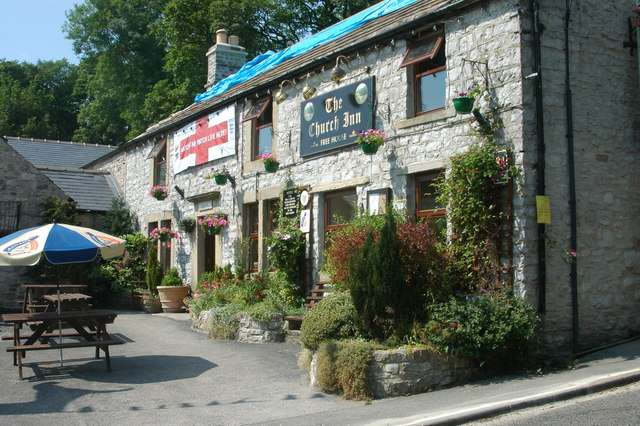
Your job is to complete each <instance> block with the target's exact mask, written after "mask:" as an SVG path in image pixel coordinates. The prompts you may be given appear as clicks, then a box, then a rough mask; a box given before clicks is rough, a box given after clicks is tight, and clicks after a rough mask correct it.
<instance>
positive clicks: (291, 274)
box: [265, 215, 306, 296]
mask: <svg viewBox="0 0 640 426" xmlns="http://www.w3.org/2000/svg"><path fill="white" fill-rule="evenodd" d="M265 243H266V246H267V250H268V256H269V264H270V266H272V267H273V268H275V269H276V270H277V271H278V272H279V273H280V274H282V275H283V276H284V278H285V279H286V281H287V282H288V287H289V288H290V289H292V290H294V291H295V293H294V294H295V295H296V296H304V293H305V291H306V286H305V281H306V280H305V272H306V259H305V248H306V240H305V237H304V234H303V233H302V231H300V225H299V221H298V220H297V218H287V217H284V216H282V215H281V216H279V217H278V218H277V219H276V226H275V230H273V231H272V232H271V235H269V236H268V237H266V238H265Z"/></svg>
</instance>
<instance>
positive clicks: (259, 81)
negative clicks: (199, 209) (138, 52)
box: [123, 0, 486, 148]
mask: <svg viewBox="0 0 640 426" xmlns="http://www.w3.org/2000/svg"><path fill="white" fill-rule="evenodd" d="M482 2H486V0H420V1H418V2H416V3H413V4H411V5H409V6H407V7H405V8H402V9H400V10H398V11H396V12H393V13H390V14H388V15H385V16H382V17H380V18H377V19H374V20H372V21H369V22H367V23H366V24H364V25H363V26H361V27H360V28H358V29H357V31H353V32H350V33H347V34H346V35H344V36H342V37H339V38H337V39H335V40H333V41H331V42H328V43H325V44H323V45H321V46H318V47H315V48H313V49H311V50H309V51H308V52H306V53H304V54H301V55H299V56H296V57H294V58H290V59H288V60H286V61H285V62H283V63H282V64H280V65H278V66H276V67H274V68H272V69H270V70H268V71H265V72H264V73H262V74H260V75H258V76H256V77H254V78H251V79H249V80H247V81H245V82H242V83H239V84H237V85H235V86H233V87H231V88H229V89H228V90H227V91H226V92H224V93H222V94H220V95H218V96H215V97H213V98H211V99H207V100H205V101H202V102H196V103H193V104H191V105H189V106H188V107H186V108H185V109H183V110H181V111H178V112H176V113H174V114H173V115H171V116H170V117H168V118H166V119H164V120H162V121H160V122H158V123H155V124H153V125H152V126H150V127H149V128H148V129H147V130H146V131H145V132H144V133H142V134H141V135H139V136H136V137H135V138H133V139H132V140H130V141H129V142H127V143H125V144H124V145H123V147H125V148H126V147H127V146H131V145H134V144H136V143H138V142H141V141H142V140H144V139H146V138H148V137H150V136H153V135H156V134H159V133H162V132H164V131H166V130H168V129H170V128H172V127H176V126H179V125H182V124H185V123H187V122H189V121H191V120H193V119H194V118H196V117H197V116H199V115H201V114H204V113H205V112H210V111H213V110H215V109H217V108H220V107H221V106H224V105H227V104H230V103H232V102H235V101H236V100H239V99H243V98H245V97H246V96H248V95H250V94H254V93H256V92H258V91H260V90H266V89H267V88H273V87H274V86H276V85H277V83H279V82H280V81H282V80H284V79H291V78H294V77H296V76H300V75H304V74H306V73H308V72H312V71H318V70H319V69H320V68H321V67H324V69H325V70H326V69H330V68H331V67H332V66H333V64H334V63H335V58H336V57H337V56H338V55H348V54H353V53H355V52H357V51H358V49H361V48H362V47H364V46H368V45H371V44H373V43H375V40H385V39H386V40H389V39H391V38H394V37H405V36H407V35H410V34H411V31H412V30H413V29H415V28H416V27H418V26H420V25H425V24H427V23H430V22H432V23H435V22H437V20H438V19H442V17H446V16H451V15H454V14H455V13H456V12H457V11H459V10H461V9H464V8H467V7H469V6H470V5H473V4H476V3H482Z"/></svg>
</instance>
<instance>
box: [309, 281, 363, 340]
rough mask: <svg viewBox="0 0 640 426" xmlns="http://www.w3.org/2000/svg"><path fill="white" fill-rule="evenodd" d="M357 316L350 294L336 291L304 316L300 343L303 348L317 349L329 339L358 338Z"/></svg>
mask: <svg viewBox="0 0 640 426" xmlns="http://www.w3.org/2000/svg"><path fill="white" fill-rule="evenodd" d="M359 334H360V332H359V327H358V314H357V312H356V309H355V307H354V306H353V301H352V299H351V294H350V293H349V292H348V291H336V292H335V293H331V294H328V295H327V296H325V297H324V299H322V300H321V301H320V302H319V303H317V304H315V305H314V306H313V307H312V308H311V309H310V310H309V311H308V312H307V313H306V314H305V316H304V321H302V326H301V328H300V341H301V342H302V345H303V346H304V347H305V348H308V349H314V350H315V349H317V348H318V347H319V345H320V344H321V343H322V342H323V341H325V340H330V339H343V338H348V337H354V336H359Z"/></svg>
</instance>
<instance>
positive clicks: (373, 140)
mask: <svg viewBox="0 0 640 426" xmlns="http://www.w3.org/2000/svg"><path fill="white" fill-rule="evenodd" d="M384 142H385V139H384V132H383V131H382V130H377V129H369V130H366V131H365V130H360V131H359V132H358V137H357V139H356V143H358V144H363V143H366V144H368V145H371V146H376V147H378V146H382V145H384Z"/></svg>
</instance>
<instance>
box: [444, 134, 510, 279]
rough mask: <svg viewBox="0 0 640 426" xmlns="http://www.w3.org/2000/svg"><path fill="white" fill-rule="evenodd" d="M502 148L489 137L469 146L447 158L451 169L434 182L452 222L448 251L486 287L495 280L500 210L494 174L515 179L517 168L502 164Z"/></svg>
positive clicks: (497, 265)
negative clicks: (449, 159)
mask: <svg viewBox="0 0 640 426" xmlns="http://www.w3.org/2000/svg"><path fill="white" fill-rule="evenodd" d="M504 156H505V154H504V148H500V147H498V146H497V145H496V143H495V142H494V141H493V140H492V139H487V140H485V141H484V142H482V143H480V144H478V145H473V146H472V147H471V148H470V149H469V150H468V151H467V152H464V153H462V154H458V155H456V156H454V157H452V158H451V170H450V172H449V173H448V174H447V176H446V178H444V179H443V180H441V181H440V182H439V183H437V184H436V187H437V191H438V194H439V195H438V198H437V200H438V202H439V203H441V204H442V205H447V219H448V220H449V222H450V223H451V225H452V232H453V238H451V241H450V250H451V251H452V253H453V255H454V256H455V258H456V259H458V261H459V264H460V265H461V267H462V268H463V269H464V270H465V271H466V274H467V277H468V279H469V280H471V281H472V282H476V283H478V284H479V285H480V286H481V287H486V286H487V285H489V283H491V282H495V281H496V276H495V273H496V270H497V269H498V268H499V259H498V257H497V254H496V248H495V245H496V243H497V240H498V236H499V232H500V227H499V225H500V219H501V217H502V213H501V211H500V208H499V204H498V197H499V196H500V192H501V189H502V188H501V187H500V186H498V185H495V184H494V181H495V179H496V177H497V176H504V175H506V176H508V177H509V178H515V177H517V176H519V174H520V171H519V170H518V168H517V167H515V166H513V165H508V166H507V167H506V170H505V167H504V163H503V162H502V160H503V159H504Z"/></svg>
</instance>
